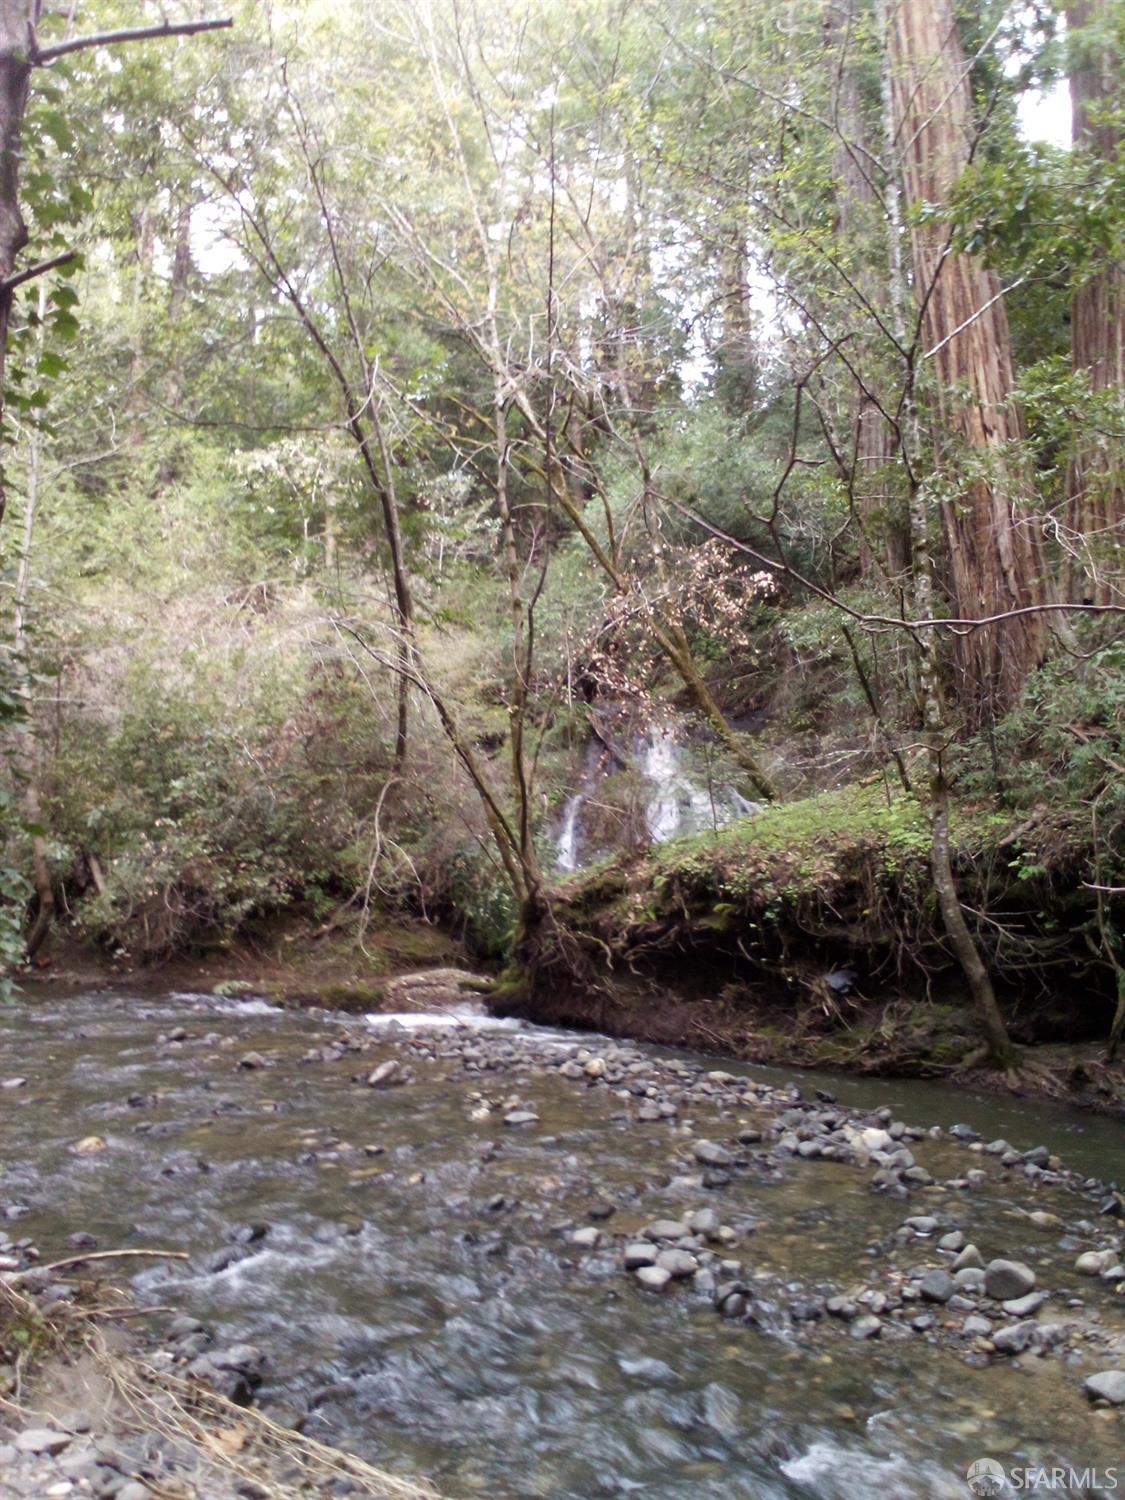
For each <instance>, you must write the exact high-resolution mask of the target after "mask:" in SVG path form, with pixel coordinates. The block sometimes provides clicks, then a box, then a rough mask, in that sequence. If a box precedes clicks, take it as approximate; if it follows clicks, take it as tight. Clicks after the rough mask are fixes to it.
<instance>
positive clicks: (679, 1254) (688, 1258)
mask: <svg viewBox="0 0 1125 1500" xmlns="http://www.w3.org/2000/svg"><path fill="white" fill-rule="evenodd" d="M656 1265H657V1268H658V1269H659V1270H662V1271H667V1272H668V1274H669V1275H670V1276H673V1277H675V1279H676V1280H677V1281H680V1280H683V1279H684V1278H685V1277H688V1276H694V1275H695V1273H696V1271H697V1270H698V1269H699V1262H698V1261H697V1260H696V1258H695V1256H694V1255H692V1254H691V1253H690V1252H689V1251H687V1250H661V1251H660V1252H659V1254H658V1255H657V1257H656Z"/></svg>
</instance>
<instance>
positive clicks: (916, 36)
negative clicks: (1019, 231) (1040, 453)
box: [887, 0, 1047, 726]
mask: <svg viewBox="0 0 1125 1500" xmlns="http://www.w3.org/2000/svg"><path fill="white" fill-rule="evenodd" d="M887 46H888V52H889V60H890V64H891V85H892V87H891V92H892V97H893V104H894V116H895V120H894V123H895V131H896V147H897V152H898V156H899V161H900V164H901V170H902V175H903V180H904V186H905V190H906V197H907V201H908V202H909V203H912V204H916V205H918V204H936V205H939V206H941V205H944V204H948V203H949V201H950V197H951V194H952V192H953V190H954V188H955V187H956V185H957V182H958V181H959V179H960V177H961V176H962V174H963V173H964V171H965V169H966V167H967V166H968V165H969V162H970V159H971V155H972V149H973V143H974V135H973V118H972V98H971V94H970V89H969V78H968V66H967V64H966V61H965V56H964V52H963V50H962V47H961V43H960V39H959V37H958V34H957V24H956V20H955V17H954V12H953V5H952V0H928V3H926V4H921V3H917V0H900V3H897V4H895V5H893V6H892V8H891V13H890V18H889V25H888V36H887ZM949 238H950V231H949V228H948V226H947V225H944V224H942V223H940V222H921V223H916V224H915V225H914V226H913V227H912V229H911V231H910V248H911V254H912V259H913V269H914V293H915V298H916V300H917V303H918V306H919V311H920V314H921V327H920V332H921V340H922V350H923V351H924V355H923V357H924V358H927V359H931V360H932V361H933V373H934V376H935V377H936V382H937V387H938V396H937V413H936V415H937V430H936V432H935V447H936V450H937V453H938V455H939V460H940V459H941V458H942V457H944V458H945V459H946V460H947V461H948V460H951V459H952V458H953V457H954V455H955V453H956V450H957V448H958V447H962V448H964V449H966V450H968V455H969V457H970V458H971V460H972V465H973V470H974V471H975V472H974V475H973V477H969V478H966V479H965V480H964V481H963V484H962V487H961V492H960V493H959V494H958V495H955V496H952V497H950V498H947V499H945V500H944V502H943V505H942V518H943V524H944V528H945V536H946V544H947V549H948V569H949V588H950V592H951V594H952V603H953V608H954V611H955V613H956V614H957V615H958V616H961V617H964V618H977V619H979V618H982V617H985V616H991V615H999V614H1004V613H1006V612H1008V611H1011V610H1018V609H1022V608H1024V607H1027V606H1034V605H1036V604H1040V603H1042V602H1043V601H1044V597H1045V594H1044V583H1043V562H1042V555H1041V546H1040V540H1039V534H1038V531H1037V529H1036V525H1035V520H1034V516H1033V514H1032V509H1031V504H1030V502H1031V500H1032V494H1031V489H1030V485H1029V483H1028V481H1027V478H1026V476H1025V475H1024V474H1022V473H1021V471H1020V466H1019V464H1018V462H1017V461H1016V460H1015V459H1014V458H1013V456H1012V454H1011V451H1010V445H1012V444H1014V443H1016V442H1018V440H1019V439H1021V438H1022V436H1023V427H1022V421H1021V418H1020V415H1019V412H1018V411H1017V410H1016V408H1015V407H1014V406H1013V403H1012V399H1011V398H1012V389H1013V386H1014V377H1013V371H1012V352H1011V341H1010V338H1009V333H1008V315H1007V310H1006V308H1005V306H1004V301H1003V296H1002V294H1001V291H1000V282H999V278H998V277H997V275H996V274H995V272H993V271H990V270H989V269H988V268H987V267H986V266H984V265H983V264H982V263H981V262H980V261H979V260H978V259H977V258H976V257H974V256H969V255H958V254H953V253H951V252H950V251H949V248H948V247H949ZM1046 640H1047V631H1046V625H1045V623H1044V618H1043V616H1042V615H1041V614H1037V613H1034V614H1030V615H1022V616H1019V617H1017V618H1015V619H1011V620H1007V621H1005V622H1003V623H1002V624H998V625H994V626H989V627H986V628H984V629H980V630H973V631H969V632H968V633H966V634H964V635H962V636H960V637H959V639H958V656H959V667H960V672H961V683H960V694H959V696H960V699H961V702H962V706H963V708H964V711H965V714H966V717H967V719H968V721H969V723H970V724H971V725H975V726H979V725H981V724H984V723H987V722H989V721H990V720H991V719H992V718H994V717H996V716H998V715H1000V714H1003V713H1004V712H1005V711H1006V710H1007V709H1008V708H1010V707H1011V706H1012V705H1013V703H1015V701H1016V700H1017V698H1018V697H1019V694H1020V691H1021V689H1022V687H1023V684H1024V682H1025V680H1026V678H1027V674H1028V673H1029V672H1030V671H1031V669H1032V668H1033V667H1035V666H1036V665H1037V664H1038V663H1039V662H1040V661H1041V660H1042V658H1043V655H1044V651H1045V647H1046Z"/></svg>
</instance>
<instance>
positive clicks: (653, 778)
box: [555, 724, 762, 875]
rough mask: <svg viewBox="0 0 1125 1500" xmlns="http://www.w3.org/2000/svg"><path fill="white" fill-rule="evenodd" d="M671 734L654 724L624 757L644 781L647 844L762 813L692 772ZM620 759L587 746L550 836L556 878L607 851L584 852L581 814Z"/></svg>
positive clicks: (593, 742)
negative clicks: (579, 774)
mask: <svg viewBox="0 0 1125 1500" xmlns="http://www.w3.org/2000/svg"><path fill="white" fill-rule="evenodd" d="M677 731H678V726H676V725H670V724H663V725H654V726H653V727H652V728H651V729H649V730H648V731H646V732H645V733H644V734H639V735H636V736H635V737H634V739H633V742H632V746H631V753H630V754H629V756H628V760H629V763H630V764H631V765H632V766H633V767H634V768H635V769H636V770H637V771H639V772H640V773H641V775H642V777H643V779H644V787H645V790H644V792H643V794H642V796H643V801H642V802H641V805H640V808H639V809H638V815H639V817H641V818H643V828H644V832H645V833H646V834H647V835H648V838H649V839H650V840H651V841H652V843H654V844H663V843H666V842H667V841H668V840H669V839H674V838H681V837H684V836H685V835H687V834H692V833H702V832H703V831H705V830H714V829H717V828H721V827H722V826H723V825H724V824H726V823H731V822H734V821H735V820H736V819H738V818H748V817H753V816H754V815H755V814H756V813H759V812H761V811H762V804H761V803H760V802H752V801H750V799H749V798H748V797H744V796H743V795H742V794H741V793H740V792H739V791H738V790H737V789H736V788H735V787H733V786H730V785H728V784H726V783H718V782H714V781H711V780H710V779H706V780H705V779H704V777H702V776H701V775H700V774H699V773H698V771H697V770H695V769H694V768H693V766H692V755H691V750H690V746H685V743H684V740H683V739H682V738H681V737H680V735H679V734H678V732H677ZM623 759H624V756H621V757H620V758H619V756H618V754H616V753H611V752H609V751H608V750H607V747H606V745H605V743H604V742H599V739H598V738H596V737H594V738H591V739H590V741H589V743H588V744H587V747H586V756H585V764H584V767H583V771H582V778H581V780H580V781H579V783H578V785H577V787H576V788H575V789H574V791H572V792H571V793H570V795H569V796H568V797H567V799H566V801H565V802H564V803H563V805H562V811H561V813H560V815H559V822H558V826H557V829H556V832H555V844H556V848H557V850H558V853H557V857H556V861H555V868H556V870H557V871H558V872H559V873H560V874H562V875H572V874H574V872H575V871H576V870H581V869H582V868H583V866H584V865H585V864H586V863H588V861H589V859H590V858H591V855H592V854H597V853H607V852H609V851H608V850H604V849H603V850H593V851H592V850H591V849H590V848H589V847H588V838H589V836H588V834H587V832H586V830H585V829H584V822H585V813H586V808H587V805H588V803H589V801H590V798H591V797H592V796H593V795H594V794H595V792H597V791H598V790H599V789H600V788H601V787H602V786H603V784H604V783H605V782H606V781H607V780H608V778H609V777H610V776H612V775H613V773H614V771H615V770H616V769H618V768H619V766H620V765H621V764H622V761H623ZM611 802H612V797H611ZM635 826H636V824H634V827H635Z"/></svg>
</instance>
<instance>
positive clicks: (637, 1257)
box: [625, 1241, 656, 1271]
mask: <svg viewBox="0 0 1125 1500" xmlns="http://www.w3.org/2000/svg"><path fill="white" fill-rule="evenodd" d="M655 1264H656V1247H655V1246H654V1245H652V1244H651V1243H649V1242H648V1241H634V1242H633V1243H632V1244H629V1245H626V1246H625V1269H626V1270H627V1271H637V1270H639V1269H640V1268H641V1266H654V1265H655Z"/></svg>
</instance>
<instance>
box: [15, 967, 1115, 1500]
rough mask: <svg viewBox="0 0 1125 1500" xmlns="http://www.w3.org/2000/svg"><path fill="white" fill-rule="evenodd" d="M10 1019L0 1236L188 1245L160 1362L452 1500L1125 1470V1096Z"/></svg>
mask: <svg viewBox="0 0 1125 1500" xmlns="http://www.w3.org/2000/svg"><path fill="white" fill-rule="evenodd" d="M2 1024H3V1032H2V1045H3V1048H4V1065H3V1068H2V1070H0V1071H2V1072H3V1074H4V1075H5V1077H6V1081H7V1083H8V1084H10V1085H11V1086H10V1087H6V1088H5V1089H4V1090H3V1091H0V1108H2V1109H3V1111H4V1115H3V1119H4V1133H3V1152H4V1162H5V1166H6V1172H5V1175H4V1176H3V1178H0V1208H2V1212H3V1214H4V1215H6V1217H5V1218H3V1219H0V1234H6V1236H7V1243H5V1244H4V1245H2V1246H0V1254H3V1255H5V1256H6V1257H7V1262H6V1264H9V1265H10V1266H11V1267H12V1268H13V1269H14V1268H16V1267H18V1266H19V1265H21V1264H22V1263H23V1261H22V1259H21V1257H22V1258H23V1259H26V1256H27V1254H28V1253H29V1244H28V1243H27V1242H28V1241H30V1242H33V1243H34V1245H35V1246H36V1247H38V1251H39V1253H41V1254H43V1255H44V1256H47V1257H52V1258H53V1257H54V1256H56V1255H59V1254H65V1253H68V1252H67V1245H68V1241H71V1240H72V1237H73V1236H75V1235H79V1236H85V1237H87V1238H85V1239H83V1240H80V1241H79V1245H80V1246H82V1245H85V1247H86V1248H92V1247H93V1245H92V1242H97V1244H99V1245H103V1246H113V1247H118V1246H135V1247H137V1248H144V1247H164V1248H170V1249H176V1250H182V1251H186V1252H187V1253H188V1254H189V1256H190V1259H189V1260H188V1261H187V1262H185V1263H176V1262H167V1263H165V1262H159V1261H157V1262H151V1263H142V1262H138V1264H144V1266H145V1268H144V1269H143V1270H141V1271H140V1273H139V1274H138V1275H137V1276H136V1278H135V1281H134V1287H135V1290H136V1294H137V1296H138V1297H139V1298H140V1299H141V1300H143V1301H145V1302H148V1303H154V1304H155V1303H159V1304H161V1305H164V1306H168V1307H172V1308H174V1309H175V1314H174V1317H173V1318H169V1317H167V1316H166V1317H164V1318H162V1319H157V1320H155V1321H154V1327H153V1332H152V1338H153V1339H154V1340H155V1346H156V1350H157V1353H158V1354H159V1357H160V1358H161V1359H163V1360H166V1361H167V1363H168V1366H169V1368H174V1369H176V1370H179V1371H182V1372H184V1373H185V1374H188V1375H189V1376H190V1378H192V1379H197V1380H200V1381H206V1382H207V1383H209V1384H210V1385H213V1386H217V1387H218V1388H219V1389H221V1390H225V1391H226V1392H227V1393H228V1394H230V1395H231V1396H233V1397H234V1398H235V1399H237V1400H250V1399H253V1400H255V1401H256V1402H258V1403H260V1404H261V1405H262V1406H263V1408H264V1409H265V1410H266V1411H268V1412H271V1413H272V1414H274V1415H276V1417H277V1418H278V1419H279V1420H281V1421H283V1422H284V1423H286V1424H287V1425H292V1426H297V1427H300V1428H301V1429H302V1430H304V1431H305V1432H306V1433H308V1434H309V1435H310V1436H314V1437H317V1438H323V1439H324V1440H326V1441H330V1442H333V1443H336V1444H339V1445H341V1446H343V1447H345V1448H348V1449H351V1450H353V1451H356V1452H358V1453H361V1454H362V1455H364V1456H365V1457H367V1458H369V1459H370V1460H371V1461H372V1462H375V1463H378V1464H380V1465H381V1466H382V1467H384V1468H386V1469H388V1470H393V1471H396V1472H399V1473H402V1474H414V1475H427V1476H429V1477H430V1478H432V1479H433V1481H434V1482H435V1484H436V1485H437V1486H438V1488H439V1489H441V1490H442V1491H443V1492H444V1493H445V1494H447V1495H449V1496H455V1497H459V1496H469V1495H475V1494H487V1495H489V1496H492V1497H498V1500H502V1497H511V1500H517V1497H518V1500H522V1497H525V1496H527V1497H530V1496H558V1497H573V1500H588V1497H590V1500H592V1497H597V1496H612V1495H629V1494H636V1495H641V1496H646V1497H653V1500H676V1497H681V1496H684V1497H686V1496H689V1495H690V1496H692V1497H704V1500H706V1497H716V1500H717V1497H720V1496H722V1497H727V1496H746V1497H754V1500H760V1497H761V1500H771V1497H775V1496H776V1497H790V1496H811V1495H815V1496H818V1497H833V1496H839V1497H841V1500H844V1497H846V1500H859V1497H867V1496H870V1495H872V1494H875V1493H893V1494H895V1495H900V1496H919V1497H922V1496H925V1497H930V1496H933V1497H947V1496H948V1497H952V1496H962V1497H963V1496H964V1495H965V1494H966V1493H968V1491H967V1488H966V1483H965V1476H966V1473H967V1470H968V1468H969V1465H970V1464H971V1463H973V1462H974V1461H977V1460H980V1459H983V1458H985V1457H988V1458H991V1459H993V1460H995V1461H999V1462H1000V1463H1002V1464H1003V1465H1004V1466H1006V1468H1008V1469H1009V1470H1010V1471H1016V1470H1018V1471H1020V1472H1021V1473H1023V1474H1025V1475H1026V1474H1027V1473H1029V1472H1035V1471H1038V1470H1044V1471H1046V1472H1048V1473H1049V1472H1051V1471H1056V1483H1055V1485H1054V1489H1055V1492H1056V1493H1073V1494H1075V1495H1077V1494H1085V1493H1099V1492H1101V1491H1104V1492H1105V1493H1110V1492H1111V1490H1112V1486H1111V1485H1110V1482H1109V1481H1110V1478H1111V1477H1116V1476H1117V1475H1119V1476H1120V1483H1121V1484H1123V1485H1125V1265H1123V1260H1125V1244H1123V1220H1122V1213H1123V1209H1125V1204H1123V1202H1122V1198H1121V1196H1120V1194H1119V1192H1118V1190H1117V1189H1118V1186H1119V1185H1120V1183H1121V1182H1122V1181H1123V1180H1125V1144H1123V1141H1122V1136H1121V1127H1120V1126H1119V1125H1117V1124H1116V1123H1115V1122H1112V1121H1108V1120H1099V1121H1090V1122H1089V1124H1088V1125H1084V1126H1083V1127H1082V1129H1081V1131H1080V1132H1075V1131H1074V1130H1073V1124H1074V1122H1073V1119H1072V1117H1068V1116H1063V1115H1061V1114H1052V1112H1050V1111H1048V1110H1045V1109H1044V1108H1043V1107H1042V1106H1034V1107H1029V1108H1028V1109H1027V1110H1026V1113H1025V1114H1021V1113H1020V1111H1019V1108H1018V1106H1012V1105H1010V1104H1008V1105H1006V1106H1005V1114H1004V1130H1005V1135H1006V1137H1007V1138H1006V1139H1000V1138H991V1135H992V1133H991V1131H989V1130H988V1129H987V1128H985V1127H986V1126H987V1125H988V1124H989V1123H990V1121H991V1120H992V1119H993V1118H994V1115H993V1112H992V1111H991V1110H990V1107H989V1105H988V1104H987V1103H986V1102H985V1101H977V1100H973V1099H971V1098H966V1099H964V1100H963V1101H961V1100H959V1101H958V1106H960V1105H961V1104H963V1105H964V1119H962V1120H955V1121H953V1122H951V1123H947V1124H942V1125H935V1124H931V1122H930V1121H929V1120H928V1119H926V1118H917V1119H911V1118H900V1112H899V1111H897V1110H896V1109H894V1108H892V1107H890V1106H889V1105H884V1104H881V1103H879V1102H878V1101H877V1100H876V1099H874V1098H873V1100H872V1107H869V1108H865V1107H863V1104H862V1103H861V1102H860V1101H858V1100H857V1099H856V1098H855V1097H854V1096H855V1092H856V1090H857V1089H861V1086H860V1085H855V1086H854V1087H853V1088H852V1090H851V1094H852V1097H851V1099H850V1101H849V1102H848V1103H847V1104H844V1103H841V1102H840V1101H838V1100H837V1099H836V1098H835V1097H834V1094H835V1092H836V1089H835V1085H831V1086H828V1085H826V1084H825V1082H824V1081H817V1080H812V1081H806V1080H802V1081H801V1083H800V1085H799V1086H798V1085H796V1084H793V1083H787V1082H786V1081H785V1079H784V1078H783V1077H777V1076H773V1075H765V1074H761V1073H759V1074H757V1075H755V1074H754V1071H753V1070H748V1069H743V1068H735V1067H734V1065H731V1066H730V1068H729V1069H727V1068H722V1067H717V1066H715V1065H714V1063H712V1062H708V1061H707V1060H702V1059H696V1058H690V1057H686V1056H677V1055H672V1054H667V1053H664V1054H661V1053H658V1052H655V1051H653V1050H652V1049H648V1048H643V1047H637V1046H631V1045H628V1044H621V1043H617V1042H610V1041H606V1040H600V1039H597V1038H581V1037H576V1036H573V1035H567V1034H562V1033H551V1032H540V1031H534V1030H529V1029H519V1028H517V1027H515V1026H502V1025H496V1024H491V1025H490V1024H488V1023H487V1022H486V1021H485V1020H484V1018H482V1017H480V1016H474V1015H473V1014H472V1013H471V1011H470V1010H469V1008H468V1007H461V1008H459V1010H458V1013H456V1014H454V1015H445V1014H442V1015H431V1016H426V1017H417V1016H415V1017H410V1016H403V1017H401V1018H399V1019H397V1020H396V1019H395V1018H390V1017H378V1018H373V1019H372V1022H371V1023H370V1024H369V1023H367V1022H358V1021H356V1020H355V1019H354V1018H353V1019H350V1020H345V1019H344V1018H340V1017H334V1016H330V1015H326V1014H320V1015H315V1016H311V1017H309V1016H300V1015H294V1014H291V1013H283V1012H278V1011H273V1010H271V1009H270V1008H269V1007H268V1006H266V1005H264V1004H262V1003H261V1002H256V1001H250V1002H242V1003H237V1002H229V1001H220V1000H217V999H216V998H214V997H205V996H186V995H184V996H168V997H161V998H158V999H153V998H152V997H141V996H128V995H106V994H100V995H99V994H89V995H82V996H71V997H67V998H65V999H60V1000H57V1001H56V1000H52V1001H50V1002H41V1001H36V1002H28V1003H26V1004H24V1005H21V1006H20V1007H18V1008H17V1009H15V1010H13V1011H12V1012H11V1013H10V1014H9V1015H7V1016H6V1017H5V1018H4V1021H3V1023H2ZM9 1075H10V1076H9ZM16 1080H20V1081H18V1082H17V1081H16ZM873 1093H874V1091H873ZM922 1097H923V1098H924V1097H925V1096H922ZM935 1097H936V1096H935ZM946 1103H948V1101H946ZM1068 1148H1069V1149H1068ZM1056 1152H1059V1153H1060V1154H1056ZM1068 1158H1069V1160H1068ZM1074 1160H1077V1161H1078V1164H1079V1166H1078V1169H1076V1168H1075V1167H1074V1166H1072V1165H1071V1164H1070V1163H1071V1162H1072V1161H1074ZM21 1242H23V1243H21ZM69 1253H71V1254H73V1253H77V1252H76V1251H75V1250H74V1249H73V1248H71V1249H70V1251H69ZM7 1274H11V1272H10V1271H9V1272H8V1273H7ZM1060 1478H1061V1480H1062V1483H1059V1482H1057V1481H1058V1480H1059V1479H1060ZM57 1482H59V1483H62V1482H63V1479H62V1478H60V1479H59V1480H58V1481H57ZM105 1482H106V1483H109V1484H112V1480H109V1481H105ZM2 1483H3V1471H2V1468H0V1484H2ZM1091 1485H1093V1486H1094V1488H1091ZM1099 1485H1100V1486H1101V1489H1100V1490H1099V1488H1098V1486H1099ZM1025 1487H1027V1486H1026V1485H1025ZM103 1492H104V1493H113V1491H112V1489H106V1490H104V1491H103ZM339 1492H343V1490H342V1489H341V1490H340V1491H339ZM58 1493H60V1494H62V1493H63V1491H61V1490H60V1491H59V1492H58ZM76 1493H81V1491H80V1490H79V1491H76Z"/></svg>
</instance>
